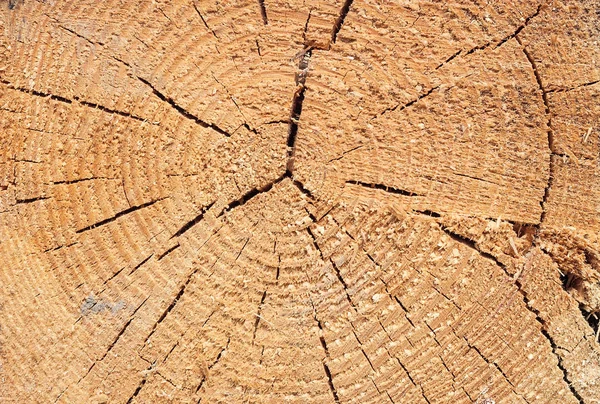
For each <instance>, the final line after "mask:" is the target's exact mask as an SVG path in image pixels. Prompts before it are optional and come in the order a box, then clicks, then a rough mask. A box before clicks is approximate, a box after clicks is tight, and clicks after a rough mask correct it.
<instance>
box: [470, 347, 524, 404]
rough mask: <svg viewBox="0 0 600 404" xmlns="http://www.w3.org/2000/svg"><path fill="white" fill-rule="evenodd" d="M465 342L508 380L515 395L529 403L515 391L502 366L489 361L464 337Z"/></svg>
mask: <svg viewBox="0 0 600 404" xmlns="http://www.w3.org/2000/svg"><path fill="white" fill-rule="evenodd" d="M463 340H464V341H465V342H466V343H467V346H468V347H469V349H472V350H474V351H475V352H477V354H478V355H479V356H480V357H481V359H483V360H484V361H485V363H487V364H488V365H492V366H494V367H495V368H496V370H497V371H498V372H499V373H500V374H501V375H502V377H504V380H506V382H507V383H508V384H509V385H510V387H512V391H513V393H515V395H517V396H518V397H520V398H521V399H523V400H524V401H525V402H526V403H529V401H528V400H527V399H526V398H525V397H523V395H522V394H520V393H517V391H516V390H515V385H514V384H513V383H512V382H511V381H510V378H509V377H508V375H507V374H506V373H505V372H504V370H502V368H501V367H500V365H498V364H497V363H496V361H493V360H490V359H488V358H487V357H486V356H485V355H484V354H483V353H482V352H481V350H480V349H479V348H477V347H476V346H475V345H472V344H471V343H470V342H469V340H468V339H467V338H466V337H463Z"/></svg>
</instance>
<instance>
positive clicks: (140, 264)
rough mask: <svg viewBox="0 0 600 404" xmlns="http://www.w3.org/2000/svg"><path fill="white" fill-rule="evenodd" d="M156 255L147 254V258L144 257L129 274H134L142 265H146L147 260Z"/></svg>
mask: <svg viewBox="0 0 600 404" xmlns="http://www.w3.org/2000/svg"><path fill="white" fill-rule="evenodd" d="M153 256H154V253H152V254H150V255H149V256H147V257H146V258H144V259H143V260H142V261H141V262H140V263H139V264H137V265H136V266H134V267H133V268H132V269H131V271H130V272H129V275H131V274H133V273H134V272H135V271H137V270H138V269H139V268H140V267H141V266H142V265H144V264H145V263H146V262H148V260H150V258H152V257H153Z"/></svg>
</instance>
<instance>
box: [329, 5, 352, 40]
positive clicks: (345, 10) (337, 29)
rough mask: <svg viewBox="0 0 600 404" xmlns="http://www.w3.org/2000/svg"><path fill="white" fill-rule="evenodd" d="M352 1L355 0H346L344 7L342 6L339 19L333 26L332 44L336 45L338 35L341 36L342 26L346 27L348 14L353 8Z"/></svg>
mask: <svg viewBox="0 0 600 404" xmlns="http://www.w3.org/2000/svg"><path fill="white" fill-rule="evenodd" d="M352 1H353V0H346V1H345V2H344V5H343V6H342V9H341V10H340V15H339V17H338V18H337V20H336V21H335V24H334V25H333V30H332V31H331V42H332V43H335V41H336V40H337V35H338V34H339V32H340V30H341V29H342V25H344V21H345V20H346V16H347V15H348V12H349V11H350V7H351V6H352Z"/></svg>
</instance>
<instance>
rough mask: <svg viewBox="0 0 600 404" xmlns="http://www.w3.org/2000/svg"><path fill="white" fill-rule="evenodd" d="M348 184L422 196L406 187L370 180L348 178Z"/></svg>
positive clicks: (391, 192) (397, 193) (398, 193)
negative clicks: (371, 181) (395, 186)
mask: <svg viewBox="0 0 600 404" xmlns="http://www.w3.org/2000/svg"><path fill="white" fill-rule="evenodd" d="M346 184H352V185H358V186H361V187H363V188H371V189H379V190H382V191H385V192H389V193H390V194H396V195H404V196H421V195H419V194H416V193H414V192H411V191H406V190H404V189H398V188H394V187H389V186H387V185H384V184H374V183H368V182H362V181H354V180H348V181H346Z"/></svg>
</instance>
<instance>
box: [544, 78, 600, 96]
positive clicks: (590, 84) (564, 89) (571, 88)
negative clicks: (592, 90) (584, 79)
mask: <svg viewBox="0 0 600 404" xmlns="http://www.w3.org/2000/svg"><path fill="white" fill-rule="evenodd" d="M598 83H600V80H596V81H590V82H589V83H583V84H579V85H577V86H575V87H568V88H553V89H550V90H547V91H546V94H550V93H566V92H569V91H573V90H577V89H580V88H584V87H589V86H593V85H594V84H598Z"/></svg>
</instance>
